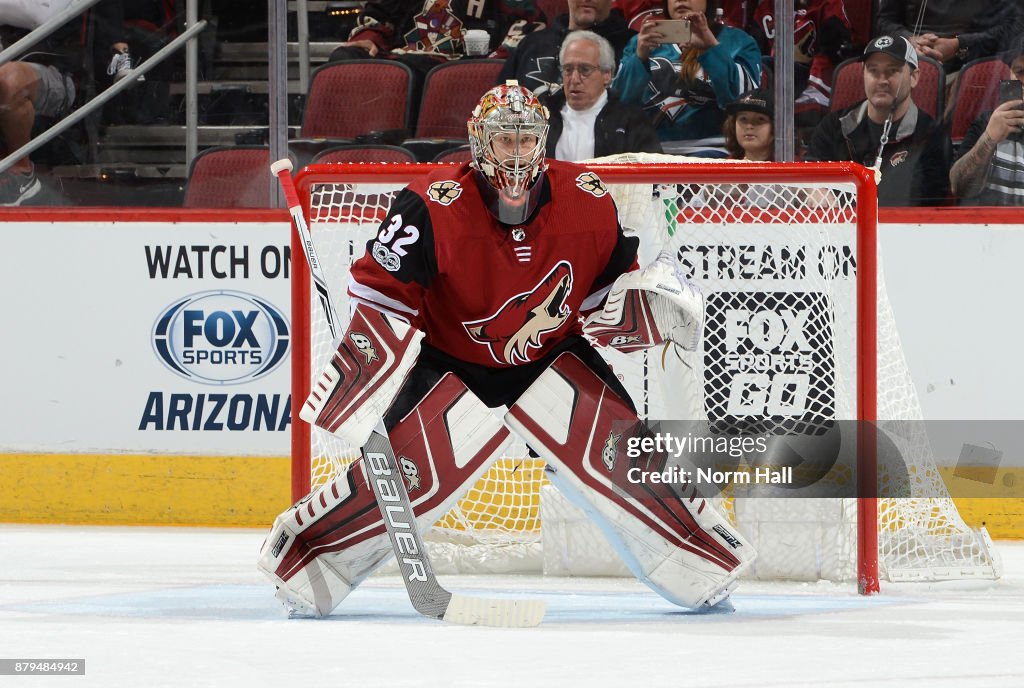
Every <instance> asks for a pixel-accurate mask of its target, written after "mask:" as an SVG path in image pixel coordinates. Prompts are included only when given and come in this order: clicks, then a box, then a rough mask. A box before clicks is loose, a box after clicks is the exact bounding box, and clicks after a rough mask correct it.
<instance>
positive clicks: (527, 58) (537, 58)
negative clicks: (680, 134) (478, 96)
mask: <svg viewBox="0 0 1024 688" xmlns="http://www.w3.org/2000/svg"><path fill="white" fill-rule="evenodd" d="M580 30H588V31H593V32H594V33H596V34H597V35H599V36H603V37H604V38H606V39H608V42H609V43H610V44H611V46H612V49H613V50H614V58H615V62H614V65H617V64H618V63H619V59H620V58H621V57H622V50H623V48H625V47H626V43H627V42H629V39H630V38H632V37H633V34H634V33H635V32H634V31H631V30H630V29H629V27H627V26H626V20H625V19H624V18H623V16H622V13H621V12H620V11H619V10H613V9H612V0H569V13H568V14H563V15H561V16H560V17H557V18H555V20H554V22H553V23H552V24H551V26H550V27H549V28H547V29H544V30H543V31H535V32H534V33H531V34H530V35H529V36H527V37H526V38H524V39H523V40H522V42H521V43H520V44H519V47H518V48H516V49H515V50H514V51H512V54H511V55H510V56H509V58H508V60H506V61H505V67H504V69H502V70H501V76H500V78H499V81H498V83H500V84H503V83H505V81H507V80H508V79H516V80H517V81H518V82H519V84H520V85H522V86H525V87H526V88H528V89H530V90H531V91H533V92H534V93H535V94H537V95H538V96H541V95H544V94H547V93H554V92H556V91H557V90H558V89H560V88H561V87H562V73H561V71H560V70H559V68H558V51H559V49H560V48H561V47H562V45H563V41H564V40H565V37H566V36H567V35H568V34H569V32H570V31H580ZM614 65H613V69H612V72H613V76H614V71H615V70H614ZM549 141H550V139H549Z"/></svg>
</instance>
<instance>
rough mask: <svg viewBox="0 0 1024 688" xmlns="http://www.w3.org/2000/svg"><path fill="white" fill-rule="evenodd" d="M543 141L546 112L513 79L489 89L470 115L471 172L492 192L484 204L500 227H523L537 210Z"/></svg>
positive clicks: (545, 134)
mask: <svg viewBox="0 0 1024 688" xmlns="http://www.w3.org/2000/svg"><path fill="white" fill-rule="evenodd" d="M547 136H548V110H547V108H546V107H544V106H543V105H541V103H540V101H538V100H537V97H536V96H534V95H533V93H531V92H530V91H529V90H527V89H525V88H523V87H522V86H520V85H519V83H518V82H516V81H514V80H510V81H507V82H505V84H504V85H503V86H495V87H494V88H492V89H491V90H489V91H488V92H487V93H485V94H484V96H483V98H481V99H480V103H479V104H478V105H477V106H476V109H475V110H473V116H472V117H471V118H470V120H469V144H470V149H471V151H472V153H473V161H474V165H475V167H476V169H477V170H479V172H480V174H481V175H483V177H484V179H485V180H486V182H487V185H488V186H489V187H490V189H492V190H493V191H494V192H495V194H494V196H493V197H489V198H487V199H486V200H487V201H488V208H489V210H490V211H491V213H492V214H493V215H494V216H495V217H496V218H497V219H498V221H499V222H502V223H504V224H509V225H512V224H519V223H522V222H525V221H526V219H527V218H528V217H529V216H530V213H532V212H533V209H534V208H535V207H536V205H537V201H538V200H539V195H540V194H539V190H540V184H539V183H538V182H539V181H540V179H541V177H542V173H543V172H544V169H545V167H546V166H545V164H544V150H545V147H546V145H547ZM485 191H486V189H485ZM487 195H488V196H490V194H487Z"/></svg>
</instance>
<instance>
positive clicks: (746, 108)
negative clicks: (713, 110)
mask: <svg viewBox="0 0 1024 688" xmlns="http://www.w3.org/2000/svg"><path fill="white" fill-rule="evenodd" d="M725 111H726V112H728V113H729V114H730V115H735V114H736V113H737V112H759V113H761V114H762V115H768V116H769V117H771V118H772V119H775V104H774V103H773V102H772V96H771V94H770V93H769V92H768V91H766V90H765V89H762V88H755V89H754V90H752V91H747V92H746V93H744V94H743V95H741V96H740V97H739V98H737V99H736V100H734V101H732V102H731V103H729V104H728V105H726V106H725Z"/></svg>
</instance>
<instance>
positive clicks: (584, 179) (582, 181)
mask: <svg viewBox="0 0 1024 688" xmlns="http://www.w3.org/2000/svg"><path fill="white" fill-rule="evenodd" d="M576 186H578V187H580V188H581V189H583V190H584V191H586V192H587V193H588V194H592V195H593V196H596V197H597V198H601V196H604V195H605V194H606V193H608V187H606V186H605V185H604V182H602V181H601V179H600V178H599V177H598V176H597V175H596V174H594V173H593V172H584V173H583V174H581V175H580V176H578V177H576Z"/></svg>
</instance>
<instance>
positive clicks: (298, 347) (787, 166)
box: [292, 162, 879, 594]
mask: <svg viewBox="0 0 1024 688" xmlns="http://www.w3.org/2000/svg"><path fill="white" fill-rule="evenodd" d="M438 167H439V166H438V165H434V164H367V163H359V164H344V165H313V166H309V167H306V168H304V169H302V170H301V171H300V172H299V174H298V175H297V179H296V183H297V187H298V189H299V193H300V196H301V198H302V202H303V207H304V209H305V211H306V213H307V217H308V219H309V223H310V226H311V230H312V231H313V238H314V241H317V233H316V232H317V229H316V228H317V225H318V219H319V218H318V217H317V212H318V209H317V208H315V207H313V204H311V198H312V197H313V196H314V190H315V189H317V188H318V187H320V186H322V185H335V186H337V185H357V186H354V187H350V188H361V187H359V186H358V185H371V186H372V187H373V188H376V187H377V186H379V185H393V186H397V187H401V186H404V185H405V184H408V183H409V182H410V181H412V180H413V179H414V178H416V177H417V176H419V175H424V174H426V173H428V172H430V171H432V170H434V169H437V168H438ZM588 168H589V169H591V170H592V171H594V172H596V173H597V174H598V175H599V176H600V177H601V179H602V180H603V181H604V182H605V183H606V184H608V185H609V186H615V185H690V186H693V187H700V186H707V187H708V188H711V187H712V186H718V187H723V188H727V187H728V188H739V187H736V185H765V184H773V185H774V184H778V185H784V184H796V185H801V187H803V188H811V189H813V187H814V186H815V185H819V184H820V185H821V186H822V187H829V186H832V185H848V186H849V187H850V188H852V189H853V190H854V191H853V198H854V207H852V208H850V218H849V219H850V220H852V222H853V223H854V224H855V227H856V320H857V326H856V345H855V347H856V419H857V420H860V421H875V420H876V419H877V413H878V407H877V394H878V392H877V378H876V371H877V348H876V347H877V339H876V334H875V333H876V328H877V310H876V309H877V299H876V294H877V289H878V287H877V281H876V275H877V255H876V250H877V249H876V247H877V219H878V211H877V198H876V187H875V182H874V174H873V172H872V171H871V170H868V169H866V168H864V167H862V166H860V165H857V164H853V163H740V162H721V163H694V164H674V163H634V164H591V165H588ZM373 195H374V194H373V193H367V194H366V196H373ZM554 202H557V199H556V200H555V201H554ZM737 208H738V206H737ZM382 212H386V205H380V206H374V207H373V208H372V209H371V208H369V207H366V208H362V207H361V208H360V209H359V210H358V212H357V213H356V215H358V218H357V219H358V220H359V221H360V222H362V223H364V224H372V223H373V222H375V221H379V220H381V219H383V214H381V213H382ZM679 212H680V217H683V218H685V217H686V216H687V215H689V214H696V215H699V214H701V213H702V212H703V211H702V209H701V207H700V204H699V203H698V204H696V206H695V207H694V208H685V209H684V208H680V211H679ZM719 212H721V211H719ZM777 212H778V209H774V208H755V209H750V208H747V209H745V210H743V211H742V212H740V211H738V210H737V212H735V213H733V212H731V211H728V210H727V211H725V214H726V215H735V216H736V217H737V218H739V216H740V215H741V214H742V215H743V216H744V217H743V221H746V220H748V219H749V218H750V217H751V216H771V215H772V214H775V213H777ZM800 213H801V218H800V219H801V221H803V222H808V223H814V222H815V221H817V220H820V218H818V217H816V215H817V211H816V210H815V209H814V207H808V208H803V209H801V211H800ZM769 219H770V217H769ZM738 221H740V220H738ZM821 221H824V220H821ZM302 252H303V251H302V247H301V245H299V243H298V239H297V237H296V236H295V235H294V233H293V235H292V253H293V255H302ZM355 257H357V256H354V255H353V256H350V257H349V260H351V259H354V258H355ZM324 262H325V263H326V262H327V261H326V260H325V261H324ZM331 287H332V289H334V290H335V292H336V293H339V292H344V290H345V284H344V283H343V282H337V281H335V282H334V283H332V284H331ZM312 305H313V304H312V303H311V288H310V280H309V275H308V272H307V271H306V270H294V271H293V272H292V314H293V315H292V319H293V341H292V408H293V425H292V469H293V470H292V493H293V497H294V498H295V499H296V500H297V499H298V498H300V497H302V496H303V495H305V494H306V493H307V492H308V491H309V489H310V476H311V440H310V437H311V432H310V428H309V426H308V425H307V424H306V423H305V422H303V421H302V420H300V419H299V418H298V409H299V408H300V407H301V404H302V401H303V400H304V399H305V398H306V397H307V396H308V394H309V389H310V382H311V380H312V376H313V373H314V372H315V371H313V370H312V369H311V368H312V357H311V342H312V341H313V338H314V333H313V332H312V328H313V327H314V325H313V324H312V320H311V318H309V317H305V316H304V315H303V314H310V313H311V312H313V311H312V309H311V306H312ZM342 317H344V315H342ZM858 428H859V432H860V433H862V434H861V436H860V438H859V441H858V470H857V480H858V495H860V497H859V498H858V502H857V527H856V532H857V550H856V551H857V564H856V571H857V573H856V578H857V581H858V588H859V590H860V592H862V593H865V594H869V593H873V592H877V591H878V589H879V574H878V551H879V550H878V547H879V545H878V505H877V499H876V498H875V497H874V495H875V494H876V490H875V485H874V481H875V468H874V466H875V440H876V438H875V436H874V426H873V425H872V423H870V422H867V423H864V422H862V423H859V424H858Z"/></svg>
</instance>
